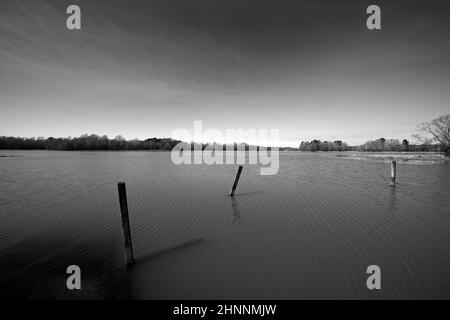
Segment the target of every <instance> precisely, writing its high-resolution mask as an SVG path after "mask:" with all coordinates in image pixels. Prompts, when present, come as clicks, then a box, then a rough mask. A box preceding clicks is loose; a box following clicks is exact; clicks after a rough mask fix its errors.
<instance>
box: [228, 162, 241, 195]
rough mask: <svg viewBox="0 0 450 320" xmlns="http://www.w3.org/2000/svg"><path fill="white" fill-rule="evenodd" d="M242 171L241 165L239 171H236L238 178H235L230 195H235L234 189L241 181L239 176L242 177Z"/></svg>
mask: <svg viewBox="0 0 450 320" xmlns="http://www.w3.org/2000/svg"><path fill="white" fill-rule="evenodd" d="M241 172H242V166H239V169H238V172H237V173H236V178H235V179H234V183H233V188H231V192H230V196H231V197H232V196H234V191H235V190H236V187H237V185H238V182H239V178H240V177H241Z"/></svg>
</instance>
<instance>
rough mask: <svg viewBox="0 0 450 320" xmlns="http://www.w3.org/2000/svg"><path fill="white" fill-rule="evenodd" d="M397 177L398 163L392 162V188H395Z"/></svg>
mask: <svg viewBox="0 0 450 320" xmlns="http://www.w3.org/2000/svg"><path fill="white" fill-rule="evenodd" d="M396 175H397V161H395V160H393V161H392V162H391V187H395V177H396Z"/></svg>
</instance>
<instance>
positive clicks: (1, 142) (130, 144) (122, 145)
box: [0, 134, 180, 151]
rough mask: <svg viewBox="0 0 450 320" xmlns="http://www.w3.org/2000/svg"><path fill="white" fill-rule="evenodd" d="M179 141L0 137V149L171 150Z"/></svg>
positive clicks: (83, 136)
mask: <svg viewBox="0 0 450 320" xmlns="http://www.w3.org/2000/svg"><path fill="white" fill-rule="evenodd" d="M179 142H180V141H177V140H172V139H169V138H162V139H160V138H150V139H146V140H138V139H133V140H126V139H124V138H123V137H122V136H117V137H115V138H114V139H109V138H108V136H105V135H104V136H98V135H95V134H91V135H87V134H85V135H82V136H80V137H77V138H71V137H68V138H53V137H50V138H42V137H38V138H20V137H5V136H2V137H0V149H22V150H67V151H71V150H116V151H118V150H172V149H173V147H175V146H176V145H177V144H178V143H179Z"/></svg>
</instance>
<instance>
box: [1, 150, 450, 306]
mask: <svg viewBox="0 0 450 320" xmlns="http://www.w3.org/2000/svg"><path fill="white" fill-rule="evenodd" d="M339 155H340V154H339V153H301V152H280V170H279V173H278V174H277V175H274V176H261V175H260V174H259V167H258V166H255V165H245V166H244V169H243V172H242V175H241V179H240V181H239V185H238V187H237V191H236V195H235V197H234V198H231V197H229V196H228V193H229V191H230V188H231V186H232V184H233V180H234V177H235V174H236V171H237V165H205V164H202V165H179V166H177V165H174V164H172V162H171V160H170V153H168V152H63V151H12V150H1V151H0V168H1V171H0V177H1V179H0V211H1V215H0V219H1V220H0V240H1V241H0V299H11V298H28V299H42V298H61V299H72V298H73V299H77V298H79V299H86V298H93V299H97V298H99V299H103V298H109V299H123V298H134V299H313V298H325V299H328V298H330V299H333V298H338V299H382V298H393V299H396V298H405V299H419V298H425V299H428V298H438V299H443V298H445V299H449V298H450V165H448V164H445V163H408V162H399V163H398V165H397V186H396V187H395V188H392V187H390V186H389V174H390V164H389V161H387V160H383V159H371V160H367V159H365V158H364V157H347V156H345V153H343V154H342V155H344V156H342V155H341V156H339ZM119 181H124V182H126V187H127V194H128V206H129V212H130V224H131V232H132V239H133V248H134V254H135V257H136V260H137V263H136V265H134V266H133V267H131V268H128V269H127V268H126V267H125V265H124V253H123V237H122V231H121V220H120V210H119V202H118V195H117V182H119ZM71 264H76V265H79V266H80V268H81V270H82V289H81V290H79V291H77V290H74V291H69V290H67V288H66V279H67V276H68V275H67V274H66V268H67V266H69V265H71ZM369 265H378V266H380V268H381V274H382V276H381V279H382V280H381V285H382V289H381V290H372V291H371V290H368V289H367V287H366V280H367V277H368V276H369V275H368V274H366V269H367V267H368V266H369Z"/></svg>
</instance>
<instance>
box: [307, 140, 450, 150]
mask: <svg viewBox="0 0 450 320" xmlns="http://www.w3.org/2000/svg"><path fill="white" fill-rule="evenodd" d="M299 150H300V151H311V152H315V151H363V152H404V151H410V152H431V151H432V152H439V151H441V150H442V147H440V146H439V145H437V144H431V143H424V144H414V145H411V144H410V143H409V141H408V140H407V139H403V140H402V142H400V140H398V139H385V138H379V139H376V140H369V141H367V142H365V143H364V144H362V145H359V146H349V145H348V144H346V143H345V142H342V141H341V140H336V141H333V142H331V141H323V142H322V141H320V140H312V141H310V142H308V141H302V143H301V144H300V146H299ZM447 150H448V149H447Z"/></svg>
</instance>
